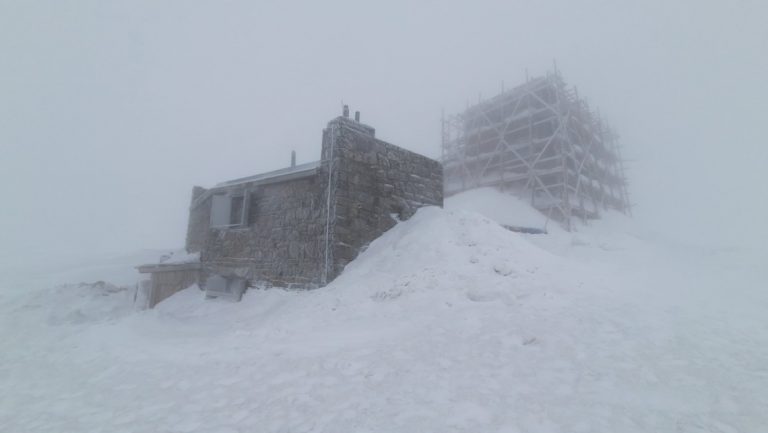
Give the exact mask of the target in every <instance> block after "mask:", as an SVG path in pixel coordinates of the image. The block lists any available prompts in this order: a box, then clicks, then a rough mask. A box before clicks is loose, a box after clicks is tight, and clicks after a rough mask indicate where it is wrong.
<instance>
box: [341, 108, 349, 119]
mask: <svg viewBox="0 0 768 433" xmlns="http://www.w3.org/2000/svg"><path fill="white" fill-rule="evenodd" d="M342 114H343V115H344V117H346V118H349V105H344V111H343V113H342Z"/></svg>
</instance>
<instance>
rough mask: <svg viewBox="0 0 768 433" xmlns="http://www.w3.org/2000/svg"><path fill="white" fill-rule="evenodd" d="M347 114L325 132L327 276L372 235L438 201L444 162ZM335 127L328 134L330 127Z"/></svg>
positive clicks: (362, 246)
mask: <svg viewBox="0 0 768 433" xmlns="http://www.w3.org/2000/svg"><path fill="white" fill-rule="evenodd" d="M357 125H359V124H356V122H352V121H351V120H349V119H346V118H338V119H336V120H335V121H333V122H331V124H330V125H329V129H327V130H326V132H325V134H324V140H323V141H324V143H325V145H324V147H323V155H324V159H326V158H330V142H331V138H332V137H331V135H333V141H335V147H334V150H333V161H334V162H333V170H334V178H333V189H334V193H333V205H334V206H333V216H334V218H333V240H332V244H333V250H332V257H333V260H332V263H333V269H332V270H331V271H330V275H329V281H330V280H331V279H333V278H335V277H336V276H337V275H338V274H340V273H341V271H342V270H343V269H344V267H345V266H346V265H347V264H348V263H349V262H351V261H352V260H354V259H355V257H357V255H358V254H359V253H360V251H361V250H362V249H363V248H364V247H365V246H367V245H368V243H370V242H371V241H372V240H374V239H376V238H377V237H379V236H381V234H382V233H384V232H385V231H387V230H389V229H390V228H392V227H393V226H394V225H395V224H396V223H397V220H405V219H408V218H410V217H411V216H412V215H413V214H414V213H415V212H416V210H417V209H418V208H420V207H423V206H430V205H431V206H441V207H442V205H443V168H442V165H441V164H440V163H439V162H438V161H435V160H433V159H430V158H427V157H425V156H422V155H419V154H417V153H414V152H411V151H408V150H405V149H403V148H400V147H397V146H395V145H392V144H389V143H387V142H384V141H382V140H378V139H376V138H375V137H374V136H373V133H372V130H371V131H370V133H369V132H368V131H366V130H365V129H361V128H358V127H356V126H357ZM331 128H335V131H334V133H333V134H331V132H330V129H331Z"/></svg>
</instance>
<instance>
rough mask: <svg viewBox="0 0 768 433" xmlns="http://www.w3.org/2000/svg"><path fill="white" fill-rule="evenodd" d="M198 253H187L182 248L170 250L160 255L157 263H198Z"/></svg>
mask: <svg viewBox="0 0 768 433" xmlns="http://www.w3.org/2000/svg"><path fill="white" fill-rule="evenodd" d="M199 262H200V253H188V252H186V251H184V250H177V251H171V252H169V253H168V254H164V255H163V256H162V257H160V260H159V263H161V264H164V265H182V264H187V263H199Z"/></svg>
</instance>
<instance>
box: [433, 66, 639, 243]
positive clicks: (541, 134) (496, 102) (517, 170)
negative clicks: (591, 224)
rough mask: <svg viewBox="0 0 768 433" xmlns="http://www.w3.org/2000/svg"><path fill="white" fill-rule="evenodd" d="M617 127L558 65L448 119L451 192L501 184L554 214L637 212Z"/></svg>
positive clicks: (568, 224)
mask: <svg viewBox="0 0 768 433" xmlns="http://www.w3.org/2000/svg"><path fill="white" fill-rule="evenodd" d="M617 140H618V137H617V135H616V134H615V133H614V132H613V131H612V130H611V129H610V128H609V127H608V126H607V125H605V124H604V123H603V121H602V120H601V119H600V116H599V115H597V114H596V113H594V112H592V111H591V110H590V109H589V106H588V105H587V103H586V102H585V101H584V100H583V99H581V98H579V96H578V93H577V92H576V90H575V89H572V88H568V87H567V86H566V85H565V82H564V81H563V79H562V77H561V76H560V74H559V73H558V72H554V73H548V74H547V75H546V76H543V77H538V78H534V79H529V80H527V81H526V83H525V84H522V85H520V86H518V87H515V88H514V89H512V90H508V91H502V93H501V94H499V95H497V96H495V97H493V98H491V99H490V100H487V101H482V102H480V103H478V104H477V105H474V106H470V107H468V108H467V109H466V111H464V112H463V113H461V114H458V115H455V116H451V117H449V118H444V119H443V141H442V146H443V149H442V150H443V166H444V178H445V194H446V196H449V195H452V194H456V193H458V192H461V191H465V190H468V189H472V188H478V187H484V186H494V187H497V188H499V189H502V190H510V191H514V192H516V193H518V194H520V195H523V196H524V197H525V198H526V199H530V201H531V204H532V205H533V206H534V207H535V208H536V209H538V210H539V211H541V212H543V213H544V214H545V215H547V216H548V217H549V218H552V219H556V220H558V221H560V222H562V224H563V225H564V226H565V228H566V229H568V230H570V229H571V228H572V222H573V218H574V217H577V218H580V219H582V220H586V219H592V218H598V217H599V215H600V211H601V210H603V209H616V210H619V211H621V212H624V213H626V214H629V213H630V204H629V198H628V196H627V182H626V178H625V177H624V167H623V164H622V159H621V155H620V152H619V146H618V142H617Z"/></svg>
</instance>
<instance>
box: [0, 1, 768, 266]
mask: <svg viewBox="0 0 768 433" xmlns="http://www.w3.org/2000/svg"><path fill="white" fill-rule="evenodd" d="M766 17H768V2H765V1H721V2H716V1H677V2H669V1H657V0H653V1H643V2H636V1H631V2H630V1H627V2H621V1H596V0H592V1H568V0H562V1H549V2H545V1H493V2H482V1H473V2H448V1H429V2H426V1H425V2H414V1H399V0H398V1H386V2H370V3H369V2H365V1H360V0H358V1H349V2H340V1H326V2H306V3H301V2H291V3H289V2H264V1H259V2H254V1H216V2H214V1H207V2H202V1H164V2H157V1H148V0H134V1H130V2H104V1H86V0H81V1H66V0H56V1H35V2H28V1H23V0H18V1H9V0H0V194H2V201H0V203H1V204H0V223H1V227H2V230H0V260H3V258H4V257H5V258H6V259H7V258H8V257H12V256H13V257H15V258H16V259H17V260H18V259H19V258H24V257H33V256H39V255H40V254H43V253H49V254H61V253H66V254H75V253H81V252H82V251H89V252H99V251H130V250H132V249H137V248H155V247H178V246H182V245H183V239H184V234H185V230H186V220H187V205H188V201H189V195H190V191H191V188H192V186H193V185H195V184H200V185H203V186H209V185H211V184H214V183H216V182H218V181H221V180H225V179H229V178H234V177H239V176H246V175H250V174H254V173H258V172H262V171H266V170H271V169H277V168H281V167H282V166H285V165H287V164H288V163H289V158H290V150H291V149H295V150H296V151H297V153H298V159H299V162H300V163H301V162H308V161H310V160H315V159H318V158H319V152H320V134H321V129H322V128H323V126H324V125H325V123H326V122H327V121H328V120H329V119H330V118H332V117H333V116H335V115H337V114H338V113H339V111H340V108H339V107H340V101H341V100H342V99H343V100H344V101H345V102H346V103H349V104H350V105H351V109H352V110H353V111H354V110H360V111H362V117H363V121H364V122H366V123H369V124H371V125H372V126H374V127H375V128H376V129H377V134H378V136H379V137H380V138H382V139H385V140H387V141H390V142H392V143H395V144H398V145H400V146H403V147H406V148H409V149H412V150H415V151H418V152H421V153H424V154H427V155H429V156H433V157H436V156H437V155H439V140H440V137H439V134H440V123H439V119H440V111H441V109H443V108H444V109H445V110H446V111H447V112H449V113H450V112H456V111H459V110H460V109H461V108H463V107H464V105H465V103H466V101H467V100H470V101H475V100H477V98H478V94H479V93H482V95H483V96H486V97H487V96H491V95H493V94H495V93H496V92H498V90H499V89H500V86H501V82H502V81H504V82H505V84H506V86H507V87H511V86H513V85H515V84H517V83H519V82H520V81H521V80H523V79H524V77H525V70H526V68H527V69H528V71H529V73H530V74H531V75H539V74H542V73H544V72H546V71H547V70H548V69H550V68H551V66H552V61H553V59H556V60H557V64H558V67H559V69H560V70H561V71H562V72H563V74H564V77H565V79H566V80H567V81H568V82H569V83H571V84H574V85H576V86H577V87H578V89H579V93H580V94H581V95H584V96H586V97H587V99H588V100H589V101H590V103H591V104H592V105H593V106H595V107H599V108H600V111H601V112H602V114H603V116H604V117H605V118H606V119H607V120H608V121H609V122H611V123H612V124H613V125H614V126H615V127H616V129H617V130H618V132H619V133H620V134H621V136H622V141H623V144H624V152H625V156H626V157H627V158H628V159H629V160H630V161H629V168H630V171H629V176H630V182H631V190H630V193H631V194H632V199H633V201H634V202H635V204H636V218H637V219H638V220H640V221H641V222H643V223H645V224H648V225H650V226H651V227H653V228H655V229H657V230H659V231H663V232H670V233H675V234H676V235H677V236H680V237H683V238H686V239H695V240H700V241H701V242H705V243H713V242H718V243H723V244H729V245H747V244H764V243H765V241H766V240H767V239H768V229H766V225H767V224H766V221H768V193H766V191H765V188H766V185H768V175H766V171H767V168H768V151H767V150H766V147H767V145H768V140H767V139H766V132H765V127H766V125H768V119H767V118H766V117H767V115H768V83H767V82H766V77H768V26H766V24H765V20H766Z"/></svg>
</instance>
